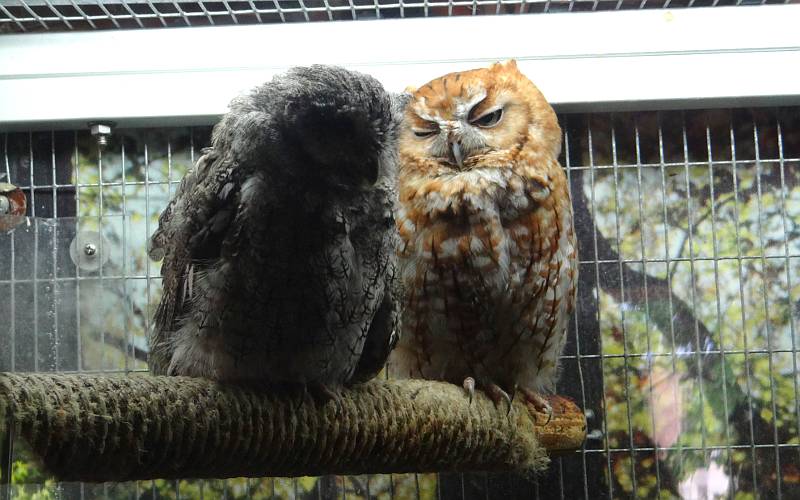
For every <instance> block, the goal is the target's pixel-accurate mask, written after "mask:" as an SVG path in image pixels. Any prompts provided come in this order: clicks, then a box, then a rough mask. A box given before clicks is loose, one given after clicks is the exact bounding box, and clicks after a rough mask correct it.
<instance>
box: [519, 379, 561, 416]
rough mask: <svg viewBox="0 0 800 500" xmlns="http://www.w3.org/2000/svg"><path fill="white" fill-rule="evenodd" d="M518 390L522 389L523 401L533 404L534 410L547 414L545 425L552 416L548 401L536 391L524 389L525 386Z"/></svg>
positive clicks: (551, 408)
mask: <svg viewBox="0 0 800 500" xmlns="http://www.w3.org/2000/svg"><path fill="white" fill-rule="evenodd" d="M520 391H522V394H523V395H524V396H525V401H527V402H528V403H529V404H530V405H531V406H533V407H534V409H536V411H538V412H539V413H544V414H546V415H547V422H545V423H544V424H545V425H547V424H548V423H549V422H550V419H551V418H553V407H552V406H550V402H549V401H547V399H545V398H544V396H542V395H541V394H539V393H538V392H534V391H532V390H530V389H526V388H525V387H523V388H521V389H520Z"/></svg>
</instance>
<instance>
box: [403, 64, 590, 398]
mask: <svg viewBox="0 0 800 500" xmlns="http://www.w3.org/2000/svg"><path fill="white" fill-rule="evenodd" d="M410 91H411V92H412V96H411V100H410V102H409V104H408V106H407V107H406V110H405V115H404V125H403V126H402V128H401V131H400V142H399V154H400V167H399V173H398V188H399V195H400V208H399V213H398V216H397V225H398V228H399V231H400V237H401V246H400V249H399V255H400V270H401V278H402V281H403V284H404V286H405V304H404V305H405V312H404V313H403V317H402V322H401V323H402V335H401V337H400V341H399V343H398V345H397V348H396V349H395V351H394V352H393V354H392V357H391V358H390V369H391V371H392V374H393V375H394V376H397V377H401V378H403V377H414V378H426V379H435V380H445V381H449V382H452V383H456V384H463V386H464V388H465V389H466V390H467V391H468V393H469V397H470V398H472V396H473V394H474V390H475V387H476V386H477V387H478V388H482V389H483V390H484V391H485V392H486V393H487V394H488V395H489V396H490V397H491V398H492V399H493V400H494V401H495V403H498V402H500V401H501V400H502V399H505V400H507V401H508V403H509V409H510V408H511V406H510V402H511V398H513V396H514V394H515V392H516V391H517V389H519V390H521V392H522V394H523V395H524V397H525V398H526V399H527V401H528V402H530V403H532V404H533V405H534V406H535V407H536V408H537V409H539V410H542V411H549V410H550V408H549V405H548V403H547V401H546V399H545V398H544V397H543V395H544V394H546V393H548V392H550V391H552V390H553V389H554V385H555V381H556V378H557V372H558V360H559V356H560V354H561V351H562V349H563V347H564V344H565V341H566V329H567V322H568V319H569V317H570V314H571V312H572V310H573V307H574V302H575V285H576V283H577V272H578V268H577V264H578V261H577V251H576V248H577V245H576V241H575V232H574V228H573V222H572V205H571V202H570V195H569V190H568V185H567V178H566V175H565V173H564V170H563V169H562V168H561V166H560V165H559V163H558V155H559V153H560V151H561V129H560V127H559V125H558V121H557V118H556V114H555V112H554V111H553V109H552V108H551V107H550V105H549V104H548V103H547V101H546V100H545V98H544V96H543V95H542V93H541V92H540V91H539V90H538V89H537V88H536V86H535V85H534V84H533V83H532V82H531V81H530V80H529V79H528V78H526V77H525V76H524V75H523V74H522V73H521V72H520V71H519V69H518V68H517V65H516V62H515V61H513V60H512V61H508V62H505V63H497V64H494V65H492V66H491V67H489V68H482V69H475V70H471V71H464V72H460V73H450V74H447V75H444V76H442V77H440V78H437V79H435V80H433V81H431V82H429V83H427V84H425V85H424V86H422V87H420V88H419V89H417V90H410Z"/></svg>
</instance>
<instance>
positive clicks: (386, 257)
mask: <svg viewBox="0 0 800 500" xmlns="http://www.w3.org/2000/svg"><path fill="white" fill-rule="evenodd" d="M400 106H401V103H400V102H399V101H395V100H393V98H392V97H391V96H390V95H389V94H387V93H386V92H385V91H384V90H383V88H382V86H381V85H380V83H378V82H377V81H376V80H375V79H373V78H371V77H369V76H367V75H363V74H360V73H355V72H351V71H347V70H345V69H342V68H337V67H332V66H311V67H308V68H295V69H292V70H290V71H289V72H288V73H287V74H285V75H281V76H278V77H276V78H274V79H273V80H272V81H271V82H269V83H266V84H264V85H262V86H260V87H257V88H256V89H254V90H253V91H251V92H250V93H249V94H247V95H244V96H242V97H239V98H237V99H234V101H233V102H232V103H231V106H230V111H229V112H228V113H227V114H226V115H225V116H224V117H223V118H222V120H221V121H220V123H219V124H217V125H216V127H215V128H214V132H213V136H212V147H210V148H208V149H206V150H204V151H203V155H202V156H201V157H200V158H199V160H198V161H197V163H196V165H195V167H194V169H193V170H192V171H190V172H189V173H188V174H187V175H186V177H185V178H184V179H183V181H182V183H181V185H180V188H179V189H178V192H177V194H176V195H175V198H174V199H173V200H172V201H171V202H170V204H169V206H168V207H167V208H166V209H165V210H164V212H163V213H162V214H161V218H160V220H159V227H158V230H157V231H156V232H155V234H154V235H153V236H152V238H151V241H150V249H149V252H150V256H151V257H152V258H154V259H158V258H160V257H162V256H163V258H164V263H163V266H162V275H163V285H164V293H163V297H162V299H161V303H160V304H159V307H158V310H157V312H156V316H155V328H154V332H153V333H152V336H151V339H150V367H151V371H153V372H154V373H156V374H172V375H189V376H199V377H207V378H212V379H217V380H227V381H244V380H250V381H260V382H267V383H308V384H312V383H319V384H325V385H337V384H346V383H354V382H360V381H364V380H367V379H369V378H372V377H374V376H375V375H376V374H377V373H378V371H380V369H381V367H382V366H383V364H384V362H385V360H386V357H387V356H388V354H389V351H390V350H391V349H392V347H393V346H394V343H395V342H396V337H395V335H396V333H395V332H396V331H397V321H398V308H399V305H400V297H399V293H400V291H399V286H400V285H399V282H398V281H397V280H396V279H395V273H396V256H395V248H396V245H397V235H396V229H395V222H394V216H393V213H394V209H395V204H396V203H397V192H396V188H395V176H396V164H397V159H396V144H395V141H396V129H397V126H398V121H399V111H400Z"/></svg>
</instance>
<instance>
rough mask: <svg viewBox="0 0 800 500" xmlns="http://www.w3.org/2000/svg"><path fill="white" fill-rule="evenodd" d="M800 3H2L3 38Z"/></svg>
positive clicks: (454, 0)
mask: <svg viewBox="0 0 800 500" xmlns="http://www.w3.org/2000/svg"><path fill="white" fill-rule="evenodd" d="M796 1H797V0H266V1H265V0H244V1H243V0H228V1H226V0H216V1H197V0H194V1H181V0H4V1H0V32H3V31H10V32H28V31H72V30H95V29H115V28H159V27H170V26H210V25H230V24H261V23H282V22H306V21H334V20H354V19H380V18H402V17H428V16H474V15H497V14H526V13H549V12H586V11H602V10H630V9H652V8H684V7H717V6H729V5H765V4H780V3H795V2H796Z"/></svg>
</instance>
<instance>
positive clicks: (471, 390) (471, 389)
mask: <svg viewBox="0 0 800 500" xmlns="http://www.w3.org/2000/svg"><path fill="white" fill-rule="evenodd" d="M461 385H462V386H463V387H464V390H465V391H467V394H468V395H469V404H470V405H472V399H473V398H474V397H475V379H474V378H472V377H467V378H465V379H464V382H462V384H461Z"/></svg>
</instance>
